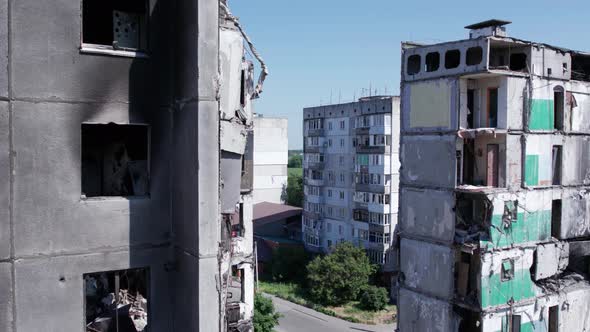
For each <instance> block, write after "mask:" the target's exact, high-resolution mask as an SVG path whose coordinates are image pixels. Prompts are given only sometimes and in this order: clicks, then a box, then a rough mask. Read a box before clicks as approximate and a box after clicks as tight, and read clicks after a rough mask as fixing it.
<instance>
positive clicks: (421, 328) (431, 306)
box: [397, 288, 456, 332]
mask: <svg viewBox="0 0 590 332" xmlns="http://www.w3.org/2000/svg"><path fill="white" fill-rule="evenodd" d="M398 308H399V317H398V322H397V324H398V325H397V326H398V329H399V330H400V331H403V332H450V331H456V330H455V329H453V326H454V322H453V319H452V307H451V305H450V304H449V303H448V302H443V301H440V300H437V299H435V298H431V297H427V296H424V295H421V294H418V293H415V292H412V291H410V290H407V289H405V288H402V289H400V294H399V303H398Z"/></svg>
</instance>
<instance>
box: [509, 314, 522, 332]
mask: <svg viewBox="0 0 590 332" xmlns="http://www.w3.org/2000/svg"><path fill="white" fill-rule="evenodd" d="M521 321H522V319H521V316H520V315H512V319H510V332H520V324H521Z"/></svg>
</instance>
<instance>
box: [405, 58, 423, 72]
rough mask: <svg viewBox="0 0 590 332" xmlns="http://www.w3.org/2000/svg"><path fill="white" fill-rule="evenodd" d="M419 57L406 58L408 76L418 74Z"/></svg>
mask: <svg viewBox="0 0 590 332" xmlns="http://www.w3.org/2000/svg"><path fill="white" fill-rule="evenodd" d="M420 62H421V59H420V55H418V54H414V55H410V56H409V57H408V75H414V74H418V73H419V72H420Z"/></svg>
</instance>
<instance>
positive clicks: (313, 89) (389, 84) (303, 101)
mask: <svg viewBox="0 0 590 332" xmlns="http://www.w3.org/2000/svg"><path fill="white" fill-rule="evenodd" d="M229 5H230V8H231V9H232V11H233V13H234V15H236V16H238V17H239V18H240V21H241V22H242V24H243V25H244V27H245V29H246V31H247V33H248V34H249V35H250V37H251V38H252V40H253V41H254V43H255V45H256V47H257V48H258V50H259V51H260V53H261V55H262V56H263V58H264V59H265V61H266V62H267V64H268V66H269V69H270V76H269V77H268V79H267V81H266V84H265V89H264V93H263V94H262V96H261V99H260V100H258V101H256V103H255V109H256V111H257V112H258V113H262V114H264V115H265V116H286V117H288V118H289V148H290V149H299V148H301V147H302V116H301V114H302V109H303V107H308V106H316V105H319V104H320V103H322V104H327V103H329V102H330V94H332V102H333V103H337V102H338V101H339V95H341V98H340V101H342V102H347V101H352V99H353V97H354V96H355V95H356V97H357V98H358V97H359V95H360V94H361V92H362V91H361V90H362V89H365V90H368V88H369V86H370V85H371V86H372V88H373V91H374V90H375V89H377V92H378V93H379V94H383V93H384V92H385V89H386V88H387V92H388V94H398V93H399V76H400V75H399V72H400V69H399V68H400V43H401V42H402V41H409V40H411V41H417V42H424V43H436V42H443V41H450V40H457V39H465V38H467V36H468V31H467V30H465V29H463V27H464V26H466V25H468V24H471V23H476V22H479V21H483V20H486V19H490V18H497V19H505V20H509V21H512V22H513V23H512V24H511V25H509V26H508V27H507V29H508V35H509V36H513V37H517V38H522V39H527V40H533V41H538V42H544V43H548V44H553V45H556V46H561V47H566V48H571V49H576V50H582V51H590V34H589V33H590V18H589V16H590V1H587V0H586V1H554V0H553V1H548V0H538V1H533V0H526V1H525V0H511V1H505V0H496V1H474V0H471V1H465V0H460V1H453V0H449V1H440V0H439V1H435V0H414V1H396V0H364V1H363V0H357V1H352V0H290V1H287V0H229ZM557 5H560V6H557Z"/></svg>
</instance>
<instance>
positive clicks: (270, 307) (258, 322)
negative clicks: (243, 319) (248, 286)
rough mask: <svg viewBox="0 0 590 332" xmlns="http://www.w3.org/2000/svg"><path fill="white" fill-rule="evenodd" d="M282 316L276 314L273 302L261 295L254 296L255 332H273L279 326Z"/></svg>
mask: <svg viewBox="0 0 590 332" xmlns="http://www.w3.org/2000/svg"><path fill="white" fill-rule="evenodd" d="M280 317H281V314H279V313H278V312H275V306H274V304H273V303H272V300H271V299H269V298H266V297H264V296H262V295H261V294H259V293H256V295H254V331H256V332H272V331H274V330H273V329H274V327H275V326H277V325H278V324H279V318H280Z"/></svg>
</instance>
